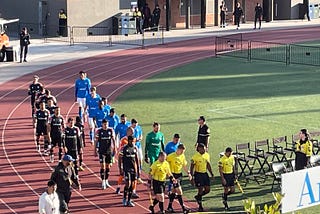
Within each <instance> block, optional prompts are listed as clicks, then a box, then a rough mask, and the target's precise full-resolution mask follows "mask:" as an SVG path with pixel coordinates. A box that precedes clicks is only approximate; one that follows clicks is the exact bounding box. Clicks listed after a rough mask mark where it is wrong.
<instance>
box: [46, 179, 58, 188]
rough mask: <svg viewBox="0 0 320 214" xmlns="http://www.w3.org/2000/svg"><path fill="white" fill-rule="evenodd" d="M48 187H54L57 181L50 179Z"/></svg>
mask: <svg viewBox="0 0 320 214" xmlns="http://www.w3.org/2000/svg"><path fill="white" fill-rule="evenodd" d="M47 185H48V187H52V186H54V185H56V182H54V181H53V180H50V181H48V183H47Z"/></svg>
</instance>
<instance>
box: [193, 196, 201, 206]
mask: <svg viewBox="0 0 320 214" xmlns="http://www.w3.org/2000/svg"><path fill="white" fill-rule="evenodd" d="M194 198H195V199H196V201H197V203H198V204H200V203H201V196H199V195H196V196H194Z"/></svg>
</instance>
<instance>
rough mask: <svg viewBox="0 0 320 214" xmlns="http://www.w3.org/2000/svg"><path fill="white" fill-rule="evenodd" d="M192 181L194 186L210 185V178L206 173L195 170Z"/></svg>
mask: <svg viewBox="0 0 320 214" xmlns="http://www.w3.org/2000/svg"><path fill="white" fill-rule="evenodd" d="M194 183H195V185H196V187H204V186H210V179H209V175H208V173H200V172H195V173H194Z"/></svg>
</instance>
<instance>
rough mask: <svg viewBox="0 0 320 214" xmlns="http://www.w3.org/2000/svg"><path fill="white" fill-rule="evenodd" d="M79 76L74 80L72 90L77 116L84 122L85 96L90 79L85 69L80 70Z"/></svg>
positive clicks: (88, 91)
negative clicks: (77, 109) (76, 106)
mask: <svg viewBox="0 0 320 214" xmlns="http://www.w3.org/2000/svg"><path fill="white" fill-rule="evenodd" d="M79 76H80V77H79V79H77V80H76V82H75V86H74V92H75V101H76V102H77V103H78V106H79V117H80V118H81V119H82V120H83V122H84V121H85V119H84V108H85V106H86V98H87V96H89V94H90V88H91V80H90V79H89V78H88V77H87V73H86V72H85V71H80V72H79Z"/></svg>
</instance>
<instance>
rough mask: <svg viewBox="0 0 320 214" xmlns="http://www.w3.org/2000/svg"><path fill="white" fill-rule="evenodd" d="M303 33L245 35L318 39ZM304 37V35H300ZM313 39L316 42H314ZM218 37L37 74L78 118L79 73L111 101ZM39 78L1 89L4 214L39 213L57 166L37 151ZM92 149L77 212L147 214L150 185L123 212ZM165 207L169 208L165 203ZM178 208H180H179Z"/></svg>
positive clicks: (74, 206)
mask: <svg viewBox="0 0 320 214" xmlns="http://www.w3.org/2000/svg"><path fill="white" fill-rule="evenodd" d="M317 30H319V28H305V29H303V30H301V29H296V30H292V29H290V30H279V31H264V32H254V33H249V34H246V36H247V37H248V38H250V39H257V40H258V39H259V40H264V41H265V40H267V41H275V42H279V38H280V39H281V40H283V41H286V42H292V41H293V40H294V41H303V40H313V39H317V37H316V35H315V34H314V31H317ZM300 34H301V35H302V36H299V35H300ZM312 37H313V38H312ZM213 44H214V39H213V38H212V37H211V38H201V39H193V40H188V41H182V42H175V43H170V44H167V45H162V46H153V47H149V48H146V49H131V50H124V51H118V52H114V53H108V54H103V55H99V56H95V57H90V58H87V59H81V60H76V61H72V62H68V63H64V64H60V65H57V66H53V67H50V68H47V69H43V70H40V71H38V72H37V75H39V76H40V77H41V82H42V83H43V84H44V85H45V87H47V88H49V89H51V91H52V93H53V94H54V95H56V96H57V98H58V101H59V106H60V107H61V113H62V115H64V116H66V117H67V116H70V115H71V116H75V115H76V114H77V107H76V106H75V104H74V102H73V101H74V91H73V86H74V81H75V79H76V78H78V72H79V70H86V71H87V72H88V76H89V77H90V79H91V80H92V83H93V85H95V86H98V93H99V94H100V95H102V96H107V97H109V100H110V101H111V102H112V101H113V100H114V99H115V98H116V97H117V96H118V95H119V94H120V93H122V92H123V91H125V90H126V89H127V88H128V87H130V86H131V85H133V84H136V83H138V82H140V81H142V80H144V79H146V78H148V77H150V76H152V75H155V74H156V73H159V72H162V71H165V70H167V69H169V68H172V67H177V66H181V65H184V64H187V63H190V62H193V61H196V60H199V59H203V58H207V57H212V56H213V54H214V53H213V51H214V46H213ZM33 75H34V74H28V75H25V76H22V77H19V78H17V79H15V80H13V81H10V82H7V83H4V84H2V86H1V89H0V108H1V113H0V127H1V129H0V133H1V149H0V213H3V214H5V213H37V205H38V198H39V196H40V195H41V194H42V192H43V191H44V189H45V185H46V182H47V180H48V179H49V177H50V174H51V171H52V167H54V166H55V165H56V164H57V163H53V164H52V163H50V162H49V161H48V157H44V156H42V155H41V154H39V153H37V152H36V151H35V144H34V130H33V128H32V124H31V118H30V112H31V110H30V104H29V102H30V101H29V97H28V96H27V88H28V85H29V84H30V81H31V80H32V76H33ZM92 153H93V151H92V149H91V148H90V147H86V148H85V157H84V163H85V166H86V170H85V171H84V172H80V179H81V183H82V188H83V190H82V191H81V192H78V191H76V190H75V191H74V192H73V195H72V200H71V203H70V208H71V212H72V213H89V212H90V213H92V212H94V213H110V214H111V213H117V212H118V213H119V212H122V211H124V210H123V209H125V212H126V213H148V212H149V210H148V207H149V199H148V193H147V191H146V187H145V186H144V185H138V194H139V195H140V196H141V197H140V198H139V199H136V200H135V203H136V206H135V207H133V208H129V207H128V208H124V207H122V204H121V197H122V196H118V195H115V194H114V191H115V189H114V188H109V189H107V190H101V182H100V176H99V163H98V160H97V159H96V158H95V157H93V155H92ZM109 180H110V183H111V185H112V186H113V187H115V186H116V180H117V167H115V166H113V167H112V170H111V176H110V179H109ZM186 205H187V206H188V207H190V208H196V204H195V202H194V201H186ZM165 206H166V205H165ZM175 207H177V208H178V207H179V205H178V204H176V205H175Z"/></svg>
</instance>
